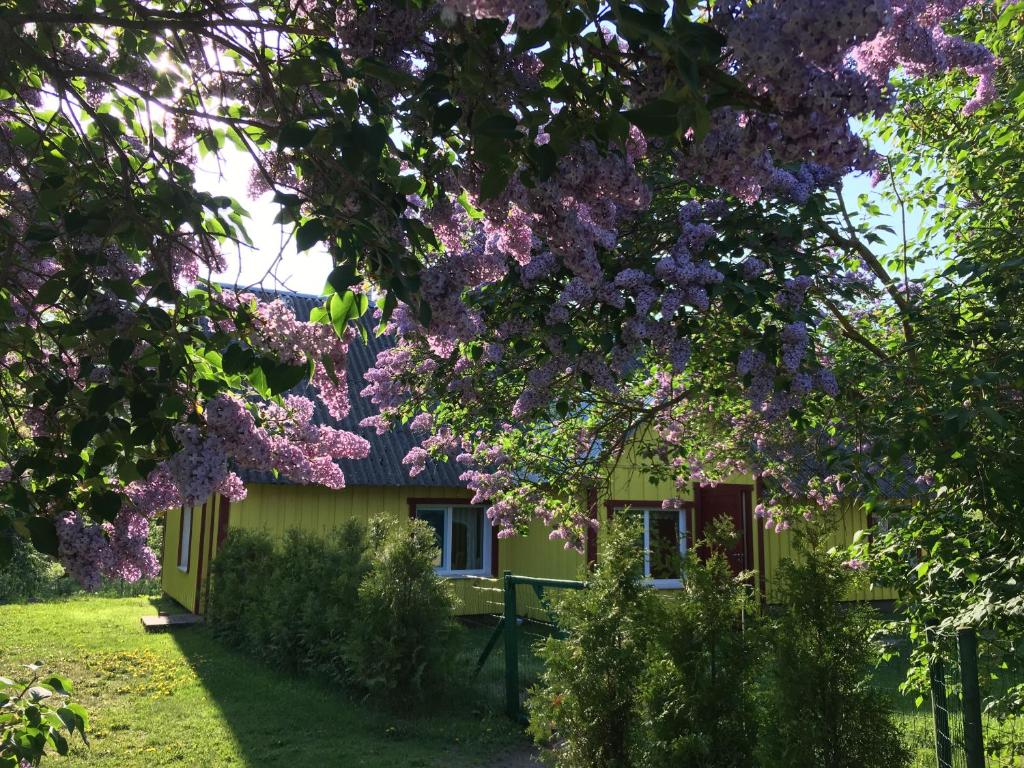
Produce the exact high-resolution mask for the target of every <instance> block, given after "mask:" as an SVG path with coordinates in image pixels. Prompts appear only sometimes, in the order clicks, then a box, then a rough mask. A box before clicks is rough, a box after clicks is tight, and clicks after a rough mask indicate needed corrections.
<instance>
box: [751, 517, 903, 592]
mask: <svg viewBox="0 0 1024 768" xmlns="http://www.w3.org/2000/svg"><path fill="white" fill-rule="evenodd" d="M867 518H868V515H867V511H866V510H865V509H864V507H863V506H862V505H860V504H857V503H852V502H851V503H849V504H846V505H844V507H843V509H842V511H841V512H840V513H839V515H837V520H836V525H835V528H834V530H833V532H832V534H831V536H830V537H829V541H828V544H829V545H830V546H834V547H845V546H848V545H849V544H851V543H853V540H854V537H855V536H856V535H857V532H858V531H866V530H867V528H868V519H867ZM793 539H794V532H793V531H792V530H787V531H782V532H781V533H775V532H774V531H771V530H766V531H765V533H764V554H765V558H764V559H765V576H766V579H767V584H768V589H767V592H768V595H767V597H768V602H770V603H772V602H776V601H777V600H778V594H777V591H776V587H777V584H778V582H777V579H778V572H779V565H780V564H781V563H782V561H783V560H786V559H798V558H799V555H798V553H797V552H796V549H795V547H794V544H793ZM897 597H898V594H897V593H896V591H895V590H893V589H890V588H886V587H876V586H872V585H870V584H865V585H864V586H862V587H860V588H858V589H856V590H854V591H853V592H851V593H850V595H849V599H851V600H895V599H896V598H897Z"/></svg>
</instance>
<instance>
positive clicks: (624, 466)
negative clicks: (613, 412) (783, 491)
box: [530, 450, 898, 603]
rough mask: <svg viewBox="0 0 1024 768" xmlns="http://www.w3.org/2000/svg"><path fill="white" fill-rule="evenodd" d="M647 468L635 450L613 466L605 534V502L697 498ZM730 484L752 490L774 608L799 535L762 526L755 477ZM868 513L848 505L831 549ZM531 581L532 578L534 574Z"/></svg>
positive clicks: (760, 560) (767, 593) (602, 495)
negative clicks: (653, 476) (784, 564)
mask: <svg viewBox="0 0 1024 768" xmlns="http://www.w3.org/2000/svg"><path fill="white" fill-rule="evenodd" d="M642 466H643V462H642V461H641V460H639V458H638V457H637V456H636V455H635V453H634V452H633V451H632V450H627V451H626V452H624V454H623V456H622V458H621V460H620V461H619V462H618V464H617V465H616V466H615V468H614V469H613V471H612V472H611V474H610V476H609V480H608V482H607V483H606V484H605V485H604V486H603V487H601V488H599V489H598V493H597V513H598V520H599V521H600V523H601V529H604V528H605V526H606V524H607V520H608V516H607V508H606V502H607V501H609V500H629V501H652V502H660V501H661V500H662V499H668V498H678V499H682V500H683V501H689V502H694V501H695V493H694V488H693V485H692V484H689V485H687V486H686V487H685V488H682V489H676V488H675V483H674V482H673V481H671V480H659V481H657V482H653V483H652V482H651V480H650V478H649V477H648V475H647V473H646V472H644V471H643V469H642ZM726 482H728V483H736V484H743V485H750V486H751V487H752V488H751V498H752V503H751V521H750V528H749V530H750V532H751V535H752V537H753V547H752V550H753V552H752V554H753V569H754V570H755V571H756V572H757V573H758V581H759V585H758V587H759V589H760V590H761V591H762V594H763V596H764V598H765V600H766V601H767V602H768V603H776V602H778V599H779V594H778V576H779V567H780V565H781V564H782V562H783V561H784V560H786V559H798V558H799V555H798V553H797V551H796V549H795V547H794V538H795V534H794V531H792V530H787V531H782V532H780V533H775V531H774V530H766V529H765V526H764V522H763V521H762V520H761V519H760V518H758V517H757V516H756V515H754V514H753V509H754V508H755V507H756V506H757V504H758V501H759V500H758V486H757V483H756V482H755V480H754V478H753V477H752V476H745V475H735V476H733V477H729V478H727V480H726ZM695 516H696V515H695V512H694V511H693V510H691V511H690V513H689V515H688V516H687V530H688V531H690V532H692V531H694V530H695V529H696V520H695ZM868 527H869V526H868V519H867V510H865V508H864V507H863V506H862V505H860V504H857V503H854V502H851V503H848V504H845V505H844V506H843V508H842V509H841V510H840V512H839V514H838V515H837V519H836V524H835V528H834V530H833V532H832V534H831V537H830V539H831V540H830V542H829V543H830V544H831V545H832V546H836V547H846V546H848V545H849V544H851V543H852V542H853V540H854V537H855V535H856V533H857V532H858V531H862V530H867V528H868ZM601 529H599V533H598V537H597V540H598V557H600V551H601V541H602V539H603V535H602V533H601ZM530 575H533V574H530ZM897 597H898V594H897V593H896V591H895V590H893V589H888V588H881V587H873V586H871V585H870V584H864V585H862V586H860V587H859V588H857V589H855V590H852V591H851V592H850V594H849V595H848V598H849V599H850V600H887V601H888V600H895V599H897Z"/></svg>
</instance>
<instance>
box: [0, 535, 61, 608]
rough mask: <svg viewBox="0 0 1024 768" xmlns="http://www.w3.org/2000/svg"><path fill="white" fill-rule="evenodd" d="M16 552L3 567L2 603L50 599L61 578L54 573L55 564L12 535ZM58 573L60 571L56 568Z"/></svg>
mask: <svg viewBox="0 0 1024 768" xmlns="http://www.w3.org/2000/svg"><path fill="white" fill-rule="evenodd" d="M10 540H11V544H12V545H13V553H12V557H11V559H10V560H8V561H7V562H6V563H5V564H4V565H3V566H2V567H0V603H17V602H24V601H26V600H31V599H38V598H44V597H50V596H51V595H52V594H53V592H54V589H55V587H56V581H57V579H58V578H59V577H58V576H57V575H56V574H53V573H51V572H52V571H53V570H54V562H53V560H52V559H50V558H48V557H47V556H46V555H44V554H42V553H40V552H39V551H37V550H36V548H35V547H33V546H32V545H31V544H29V543H28V542H27V541H25V540H24V539H22V538H21V537H20V536H12V537H11V539H10ZM57 571H58V573H59V568H58V569H57Z"/></svg>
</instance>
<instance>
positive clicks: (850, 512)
mask: <svg viewBox="0 0 1024 768" xmlns="http://www.w3.org/2000/svg"><path fill="white" fill-rule="evenodd" d="M729 482H732V483H741V484H748V485H751V486H753V487H754V494H753V504H752V506H756V504H757V497H756V484H755V483H754V481H753V478H751V477H744V476H737V477H733V478H729ZM467 495H468V494H467V492H466V491H465V489H460V488H433V487H395V486H356V487H350V488H346V489H345V490H343V491H332V490H329V489H326V488H321V487H317V486H295V485H251V486H250V487H249V489H248V496H247V497H246V499H245V500H244V501H241V502H235V503H233V504H231V505H230V522H229V527H230V528H242V529H248V530H259V531H265V532H267V533H268V534H270V536H271V537H272V538H274V539H276V540H280V539H281V538H282V537H283V536H284V533H285V531H287V530H288V529H291V528H299V529H302V530H306V531H310V532H315V533H320V534H324V533H326V532H328V531H330V530H331V529H333V528H336V527H338V526H340V525H341V524H342V523H344V522H345V521H346V520H349V519H356V520H359V521H361V522H363V523H367V522H369V520H370V519H371V518H373V517H377V516H387V517H392V518H395V519H398V520H401V521H405V520H408V519H409V499H410V498H423V499H430V498H466V497H467ZM665 498H682V499H684V500H688V501H693V499H694V492H693V488H692V485H691V486H687V487H685V488H683V489H681V490H677V489H676V488H675V487H674V484H673V483H672V482H671V481H659V482H657V483H651V482H650V480H649V479H648V477H647V476H646V473H644V472H643V471H642V470H641V469H639V462H634V461H633V460H632V457H630V456H628V455H627V456H626V457H624V459H623V461H621V462H620V463H619V464H618V465H617V466H616V468H615V470H614V471H613V472H612V473H611V476H610V478H609V480H608V482H607V483H606V484H605V486H604V487H602V488H600V489H598V492H597V513H598V520H599V522H600V524H601V527H600V528H599V531H598V536H597V538H598V557H600V552H601V543H602V539H603V529H604V528H605V526H606V524H607V511H606V505H605V502H606V501H608V500H613V499H614V500H620V501H621V500H627V501H648V502H652V503H658V502H660V501H661V500H662V499H665ZM215 501H216V502H219V499H215ZM580 503H581V505H582V504H585V501H584V500H582V499H581V500H580ZM216 510H217V504H216V503H210V504H208V506H207V512H206V529H205V532H201V521H202V519H203V515H202V508H201V507H199V508H196V509H195V510H193V512H192V514H193V515H194V517H193V523H192V541H191V549H190V553H189V570H188V572H187V573H183V572H182V571H180V570H178V567H177V551H178V550H177V546H178V538H179V534H180V530H181V510H180V509H175V510H170V511H169V512H167V520H166V527H165V532H164V536H165V546H164V557H163V563H162V566H163V586H164V591H165V592H166V593H167V594H168V595H170V596H171V597H173V598H174V599H175V600H177V601H178V602H179V603H181V604H182V605H183V606H185V607H186V608H188V609H189V610H192V609H193V607H194V606H195V603H196V592H197V589H198V591H199V593H200V610H201V611H202V610H203V609H204V608H205V596H206V586H207V584H208V580H209V573H210V563H211V561H212V559H213V557H214V556H215V553H216V539H217V525H218V519H219V516H218V514H217V513H216ZM752 523H753V524H752V526H751V530H752V532H753V537H754V539H753V547H752V549H753V555H754V570H755V571H757V572H758V573H760V571H761V551H762V547H761V542H760V541H759V528H760V521H759V520H757V519H756V518H753V519H752ZM687 524H688V529H689V530H690V531H692V530H694V526H695V519H694V513H693V512H691V513H690V515H689V518H688V521H687ZM866 527H867V515H866V513H865V511H864V509H863V508H862V507H861V506H859V505H855V504H851V505H849V507H848V508H847V509H846V510H845V511H844V514H843V515H842V516H841V518H840V521H839V525H838V526H837V529H836V532H835V534H834V538H835V542H834V543H835V544H836V545H845V544H847V543H849V542H851V541H853V538H854V535H855V533H856V532H857V531H858V530H861V529H865V528H866ZM200 538H202V543H203V550H204V552H203V558H202V560H203V564H202V581H203V584H202V585H197V579H198V578H199V574H198V572H197V571H198V568H199V560H200V552H199V546H200ZM792 538H793V534H792V532H788V531H787V532H783V533H781V534H776V533H774V532H773V531H768V530H766V531H764V533H763V552H764V560H765V564H764V576H765V581H766V593H767V594H766V596H767V599H768V601H769V602H773V601H774V600H775V598H776V595H775V590H774V589H773V583H774V582H775V580H776V578H777V574H778V569H779V564H780V563H781V562H782V560H783V559H785V558H787V557H792V556H793V542H792ZM492 557H494V553H492ZM497 569H498V572H499V576H500V573H501V572H504V571H506V570H508V571H511V572H513V573H515V574H518V575H526V576H537V577H543V578H554V579H581V578H586V558H585V556H584V554H583V553H580V552H576V551H574V550H566V549H565V547H564V545H563V543H562V542H561V541H557V540H554V541H553V540H551V539H549V538H548V530H547V528H546V527H545V526H544V525H543V523H541V522H540V521H539V520H534V521H533V522H532V523H531V524H530V527H529V532H528V535H526V536H520V537H516V538H513V539H504V540H501V541H499V544H498V551H497ZM452 584H453V586H454V588H455V591H456V594H457V595H458V597H459V599H460V609H459V613H460V614H464V615H471V614H483V613H490V614H496V613H501V612H502V610H503V605H502V594H501V587H502V585H501V581H500V578H499V579H491V578H484V577H477V576H466V577H453V578H452ZM895 597H896V595H895V594H894V593H893V592H892V591H891V590H883V589H872V588H870V587H865V588H863V589H860V590H858V591H857V592H856V593H854V594H852V595H851V598H854V599H864V600H891V599H894V598H895ZM517 599H518V603H519V606H520V612H521V613H523V614H525V615H528V616H531V617H534V618H544V617H545V615H546V612H545V610H544V608H543V606H542V605H541V604H540V602H539V601H538V600H537V598H536V595H535V594H534V593H533V591H532V590H531V589H530V588H529V587H520V589H519V592H518V594H517Z"/></svg>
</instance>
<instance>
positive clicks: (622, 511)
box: [615, 507, 648, 579]
mask: <svg viewBox="0 0 1024 768" xmlns="http://www.w3.org/2000/svg"><path fill="white" fill-rule="evenodd" d="M615 514H616V515H629V516H630V517H629V518H621V519H629V520H634V519H635V520H639V521H640V532H639V533H638V534H637V537H636V548H637V549H638V550H640V552H643V551H644V526H645V525H646V524H647V523H646V518H645V516H644V511H643V510H642V509H633V508H632V507H628V508H627V507H622V508H619V509H616V510H615ZM644 560H646V557H645V558H644ZM644 560H641V561H640V566H639V570H640V573H638V574H637V575H638V576H639V577H640V578H641V579H643V578H646V577H647V576H648V574H647V573H646V567H645V563H644Z"/></svg>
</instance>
